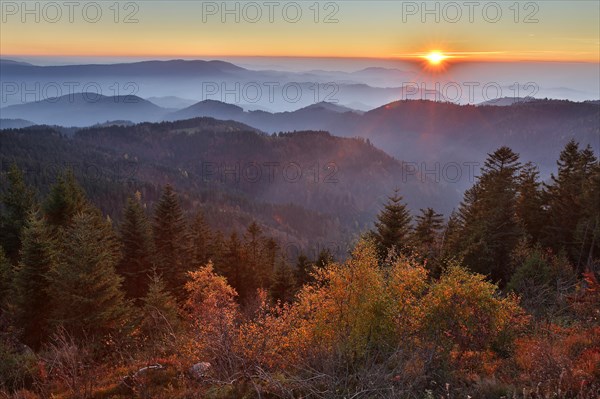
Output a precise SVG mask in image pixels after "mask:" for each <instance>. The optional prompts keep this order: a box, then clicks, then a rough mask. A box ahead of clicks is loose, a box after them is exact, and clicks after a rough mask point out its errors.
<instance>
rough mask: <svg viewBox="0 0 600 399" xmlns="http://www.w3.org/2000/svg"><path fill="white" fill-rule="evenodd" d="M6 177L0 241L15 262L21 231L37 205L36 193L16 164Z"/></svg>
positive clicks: (19, 245) (19, 247)
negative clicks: (28, 185)
mask: <svg viewBox="0 0 600 399" xmlns="http://www.w3.org/2000/svg"><path fill="white" fill-rule="evenodd" d="M6 179H7V184H6V189H5V190H3V192H2V196H1V199H2V213H1V214H0V243H2V247H3V248H4V253H5V254H6V256H7V257H8V259H9V260H10V261H11V262H12V263H13V264H15V263H16V262H17V259H18V255H19V250H20V249H21V231H22V230H23V227H24V226H25V222H26V221H27V217H28V213H29V212H30V211H31V210H32V209H33V207H34V205H35V195H34V192H33V190H31V189H30V188H29V187H27V185H26V184H25V180H24V178H23V173H22V172H21V170H20V169H19V168H18V167H17V165H16V164H14V163H13V164H12V165H11V166H10V169H9V170H8V173H7V174H6Z"/></svg>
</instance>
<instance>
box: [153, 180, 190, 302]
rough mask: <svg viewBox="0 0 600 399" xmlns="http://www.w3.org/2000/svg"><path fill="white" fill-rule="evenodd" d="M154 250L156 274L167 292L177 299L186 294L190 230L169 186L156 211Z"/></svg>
mask: <svg viewBox="0 0 600 399" xmlns="http://www.w3.org/2000/svg"><path fill="white" fill-rule="evenodd" d="M153 233H154V246H155V250H156V265H157V272H158V273H159V274H160V275H161V276H162V278H163V279H164V281H165V284H166V286H167V288H168V289H169V290H170V291H171V292H172V293H173V294H174V295H175V296H177V297H180V296H181V295H183V294H184V292H183V284H184V282H185V273H186V272H187V270H188V265H187V264H186V263H187V260H188V256H187V249H188V245H187V241H188V240H187V226H186V223H185V219H184V217H183V211H182V209H181V207H180V205H179V201H178V199H177V195H176V194H175V191H173V188H172V187H171V186H170V185H167V186H166V187H165V189H164V190H163V193H162V196H161V198H160V200H159V202H158V204H157V205H156V209H155V211H154V226H153Z"/></svg>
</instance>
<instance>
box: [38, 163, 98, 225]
mask: <svg viewBox="0 0 600 399" xmlns="http://www.w3.org/2000/svg"><path fill="white" fill-rule="evenodd" d="M88 205H89V204H88V202H87V199H86V197H85V193H84V191H83V189H82V188H81V186H80V185H79V184H78V183H77V181H76V180H75V175H74V173H73V171H72V170H69V171H67V172H65V173H63V174H61V175H60V176H58V180H57V182H56V183H55V184H54V185H53V186H52V188H51V189H50V193H49V194H48V197H47V198H46V201H45V203H44V214H45V215H46V219H47V221H48V223H50V225H51V226H54V227H66V226H67V225H68V224H69V223H70V222H71V220H72V219H73V217H74V216H75V215H76V214H77V213H78V212H82V211H83V210H84V209H85V208H86V207H87V206H88Z"/></svg>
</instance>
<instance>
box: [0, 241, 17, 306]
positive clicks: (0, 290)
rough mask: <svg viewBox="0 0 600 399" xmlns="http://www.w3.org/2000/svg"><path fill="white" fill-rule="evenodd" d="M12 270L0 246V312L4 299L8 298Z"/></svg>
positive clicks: (11, 284) (12, 275)
mask: <svg viewBox="0 0 600 399" xmlns="http://www.w3.org/2000/svg"><path fill="white" fill-rule="evenodd" d="M13 278H14V270H13V267H12V265H11V264H10V262H9V261H8V258H7V257H6V255H4V250H3V249H2V247H0V314H1V313H2V309H3V308H4V303H5V302H4V301H5V300H6V299H8V296H9V293H10V290H11V288H12V286H13Z"/></svg>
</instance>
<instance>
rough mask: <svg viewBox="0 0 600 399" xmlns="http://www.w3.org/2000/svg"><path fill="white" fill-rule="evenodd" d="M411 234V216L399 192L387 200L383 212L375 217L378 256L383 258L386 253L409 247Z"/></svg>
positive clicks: (401, 250) (395, 192)
mask: <svg viewBox="0 0 600 399" xmlns="http://www.w3.org/2000/svg"><path fill="white" fill-rule="evenodd" d="M410 232H411V216H410V214H409V212H408V209H407V208H406V204H404V203H403V202H402V197H401V196H400V194H399V190H395V191H394V195H392V196H391V197H389V198H388V202H387V203H386V204H385V205H384V208H383V210H381V212H380V213H379V215H377V221H376V222H375V234H374V237H375V240H376V244H377V247H378V251H379V255H380V256H383V257H385V255H386V254H387V251H388V250H390V249H392V247H394V248H396V250H397V251H400V252H403V251H405V250H407V249H408V247H409V237H410Z"/></svg>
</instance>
